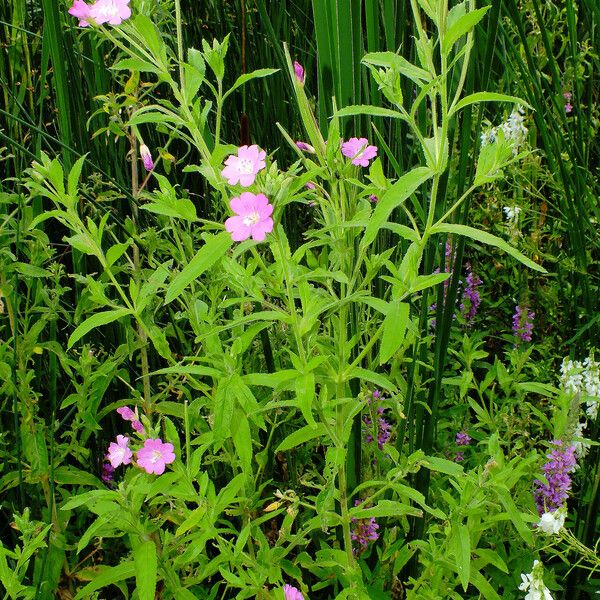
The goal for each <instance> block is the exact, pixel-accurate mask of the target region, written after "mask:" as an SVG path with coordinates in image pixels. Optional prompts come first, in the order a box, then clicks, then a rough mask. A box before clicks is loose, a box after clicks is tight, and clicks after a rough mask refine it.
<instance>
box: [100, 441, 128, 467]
mask: <svg viewBox="0 0 600 600" xmlns="http://www.w3.org/2000/svg"><path fill="white" fill-rule="evenodd" d="M132 456H133V452H131V450H130V449H129V438H128V437H125V436H124V435H118V436H117V442H116V443H115V442H111V443H110V445H109V446H108V454H107V455H106V459H107V460H108V461H109V462H110V464H111V465H112V466H113V467H114V468H115V469H116V468H117V467H118V466H119V465H128V464H129V463H130V462H131V457H132Z"/></svg>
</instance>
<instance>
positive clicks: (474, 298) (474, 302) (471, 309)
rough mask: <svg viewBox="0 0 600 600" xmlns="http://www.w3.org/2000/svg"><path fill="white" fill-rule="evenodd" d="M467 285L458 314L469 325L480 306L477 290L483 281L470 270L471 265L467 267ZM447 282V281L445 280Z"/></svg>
mask: <svg viewBox="0 0 600 600" xmlns="http://www.w3.org/2000/svg"><path fill="white" fill-rule="evenodd" d="M467 273H468V274H467V285H466V286H465V290H464V292H463V297H462V301H461V303H460V312H461V314H462V316H463V317H464V319H465V321H466V322H467V323H470V322H471V321H472V320H473V319H474V318H475V315H476V314H477V310H478V309H479V305H480V304H481V296H480V295H479V290H478V289H477V288H478V287H479V286H480V285H481V284H482V283H483V281H481V279H480V278H479V277H478V276H477V275H476V274H475V273H473V271H472V270H471V265H469V264H468V265H467ZM446 281H449V280H446Z"/></svg>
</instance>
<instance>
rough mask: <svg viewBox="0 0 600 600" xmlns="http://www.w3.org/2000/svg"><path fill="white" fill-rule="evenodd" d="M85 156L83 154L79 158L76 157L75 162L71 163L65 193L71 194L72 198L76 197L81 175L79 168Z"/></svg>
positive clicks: (81, 166)
mask: <svg viewBox="0 0 600 600" xmlns="http://www.w3.org/2000/svg"><path fill="white" fill-rule="evenodd" d="M86 158H87V154H84V155H83V156H81V157H80V158H78V159H77V162H76V163H75V164H74V165H73V168H72V169H71V171H70V172H69V177H68V178H67V193H68V194H69V196H71V199H72V200H76V199H77V187H78V186H79V177H80V176H81V169H82V168H83V163H84V162H85V159H86Z"/></svg>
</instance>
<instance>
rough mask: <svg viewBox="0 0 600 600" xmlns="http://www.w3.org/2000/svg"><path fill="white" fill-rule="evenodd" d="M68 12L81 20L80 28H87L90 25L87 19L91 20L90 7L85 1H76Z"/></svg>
mask: <svg viewBox="0 0 600 600" xmlns="http://www.w3.org/2000/svg"><path fill="white" fill-rule="evenodd" d="M67 12H68V13H69V14H70V15H72V16H73V17H76V18H77V19H79V27H87V26H88V25H89V23H88V21H86V19H89V18H90V7H89V6H88V5H87V4H86V3H85V2H84V1H83V0H74V1H73V6H71V8H70V9H69V10H68V11H67Z"/></svg>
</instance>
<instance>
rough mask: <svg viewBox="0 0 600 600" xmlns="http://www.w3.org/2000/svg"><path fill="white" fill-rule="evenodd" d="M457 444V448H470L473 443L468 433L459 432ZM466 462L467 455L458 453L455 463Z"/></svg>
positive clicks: (456, 439)
mask: <svg viewBox="0 0 600 600" xmlns="http://www.w3.org/2000/svg"><path fill="white" fill-rule="evenodd" d="M455 442H456V445H457V446H468V445H469V444H470V443H471V436H470V435H469V434H468V433H467V432H466V431H459V432H458V433H457V434H456V438H455ZM463 460H465V455H464V453H463V452H462V451H458V452H457V453H456V455H455V456H454V462H462V461H463Z"/></svg>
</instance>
